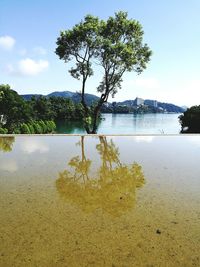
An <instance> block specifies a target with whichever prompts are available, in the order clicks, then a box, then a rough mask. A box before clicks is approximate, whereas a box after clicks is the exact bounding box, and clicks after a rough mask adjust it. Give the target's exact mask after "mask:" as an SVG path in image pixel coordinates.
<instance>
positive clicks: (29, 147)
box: [21, 138, 49, 154]
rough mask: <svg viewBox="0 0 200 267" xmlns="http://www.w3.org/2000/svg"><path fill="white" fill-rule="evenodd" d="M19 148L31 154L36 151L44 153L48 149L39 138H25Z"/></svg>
mask: <svg viewBox="0 0 200 267" xmlns="http://www.w3.org/2000/svg"><path fill="white" fill-rule="evenodd" d="M21 149H22V151H24V152H25V153H27V154H31V153H34V152H37V151H38V152H40V153H46V152H48V151H49V147H48V146H47V145H46V144H44V143H43V142H41V141H40V140H33V139H32V138H31V139H29V138H27V139H25V140H24V142H23V144H22V146H21Z"/></svg>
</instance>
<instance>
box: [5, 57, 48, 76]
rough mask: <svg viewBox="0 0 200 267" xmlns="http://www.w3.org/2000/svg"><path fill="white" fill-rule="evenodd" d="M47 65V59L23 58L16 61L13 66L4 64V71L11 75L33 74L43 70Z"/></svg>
mask: <svg viewBox="0 0 200 267" xmlns="http://www.w3.org/2000/svg"><path fill="white" fill-rule="evenodd" d="M48 66H49V62H48V61H47V60H42V59H40V60H33V59H31V58H25V59H22V60H20V61H19V62H18V64H17V67H16V68H15V67H14V66H13V65H12V64H8V65H7V66H6V72H7V73H8V74H11V75H22V76H34V75H37V74H39V73H40V72H43V71H45V70H46V69H47V68H48Z"/></svg>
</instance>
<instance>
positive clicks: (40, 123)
mask: <svg viewBox="0 0 200 267" xmlns="http://www.w3.org/2000/svg"><path fill="white" fill-rule="evenodd" d="M38 123H39V125H40V127H41V129H42V133H43V134H45V133H47V132H48V131H47V126H46V124H45V123H47V122H44V121H42V120H40V121H39V122H38Z"/></svg>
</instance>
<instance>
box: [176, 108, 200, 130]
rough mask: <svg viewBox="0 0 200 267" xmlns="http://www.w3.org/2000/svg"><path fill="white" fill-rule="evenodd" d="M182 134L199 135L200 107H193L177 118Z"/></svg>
mask: <svg viewBox="0 0 200 267" xmlns="http://www.w3.org/2000/svg"><path fill="white" fill-rule="evenodd" d="M179 120H180V123H181V128H182V129H181V132H182V133H200V106H193V107H191V108H189V109H187V110H186V111H185V112H184V113H183V114H182V115H180V116H179Z"/></svg>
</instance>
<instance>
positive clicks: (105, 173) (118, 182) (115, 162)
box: [56, 136, 145, 216]
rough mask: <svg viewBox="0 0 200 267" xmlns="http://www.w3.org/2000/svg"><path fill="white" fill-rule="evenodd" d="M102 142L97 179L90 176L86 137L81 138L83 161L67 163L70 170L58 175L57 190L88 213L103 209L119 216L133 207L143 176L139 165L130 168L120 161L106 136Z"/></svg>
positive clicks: (113, 146)
mask: <svg viewBox="0 0 200 267" xmlns="http://www.w3.org/2000/svg"><path fill="white" fill-rule="evenodd" d="M99 141H100V143H99V144H98V145H97V146H96V150H97V152H98V154H99V155H100V157H101V161H102V164H101V166H100V168H99V169H98V170H97V176H95V177H91V175H90V167H91V163H92V161H91V160H89V159H87V158H86V156H85V152H84V137H81V148H82V149H81V150H82V155H81V158H80V157H79V156H77V157H74V158H72V159H71V160H70V161H69V163H68V165H69V166H70V167H71V168H70V170H65V171H63V172H62V173H60V174H59V178H58V179H57V181H56V186H57V190H58V191H59V193H60V194H61V195H62V196H63V197H64V198H65V199H67V200H69V201H71V202H72V203H75V204H77V205H78V206H79V207H80V208H81V209H82V210H83V211H85V212H91V211H93V210H96V209H99V208H100V209H102V210H103V211H106V212H107V213H109V214H111V215H112V216H120V215H122V214H123V213H125V212H126V211H128V210H130V209H131V208H133V207H134V205H135V194H136V188H139V187H141V186H142V185H143V184H144V182H145V179H144V175H143V173H142V169H141V166H139V165H138V164H137V163H133V164H131V165H130V166H127V165H125V164H122V163H121V162H120V159H119V155H120V154H119V151H118V148H116V146H115V144H114V142H113V141H112V140H111V141H110V142H107V140H106V137H103V136H100V137H99Z"/></svg>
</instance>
